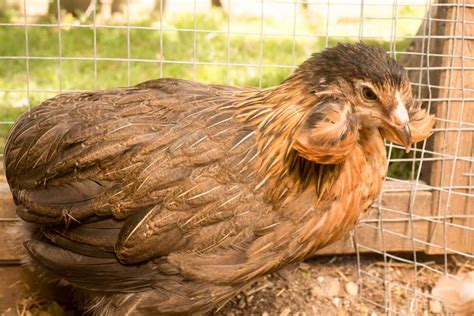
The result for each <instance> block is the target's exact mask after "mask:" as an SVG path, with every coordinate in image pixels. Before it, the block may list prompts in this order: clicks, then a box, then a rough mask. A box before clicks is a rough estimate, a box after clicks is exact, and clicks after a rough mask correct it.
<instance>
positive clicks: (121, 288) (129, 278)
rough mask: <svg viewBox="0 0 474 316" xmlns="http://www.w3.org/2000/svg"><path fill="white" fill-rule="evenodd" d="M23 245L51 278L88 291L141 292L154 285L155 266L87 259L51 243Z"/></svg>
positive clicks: (28, 243)
mask: <svg viewBox="0 0 474 316" xmlns="http://www.w3.org/2000/svg"><path fill="white" fill-rule="evenodd" d="M24 245H25V248H26V249H27V251H28V253H29V255H30V256H31V257H32V259H33V261H34V262H35V263H36V264H39V265H40V266H41V267H42V268H44V269H46V271H47V272H49V274H51V273H52V274H53V275H57V276H58V277H59V279H60V280H61V281H64V282H65V283H68V284H72V285H74V286H76V287H79V288H82V289H85V290H88V291H101V292H122V293H127V292H140V291H145V290H147V289H150V288H151V287H152V285H153V283H154V274H156V271H155V269H154V266H153V264H152V263H147V264H142V265H133V266H126V265H122V264H120V263H119V262H118V261H117V259H116V258H112V257H108V258H100V257H92V256H86V255H82V254H79V253H74V252H72V251H69V250H66V249H62V248H60V247H58V246H56V245H53V244H51V243H49V242H48V241H38V240H29V241H27V242H26V243H25V244H24Z"/></svg>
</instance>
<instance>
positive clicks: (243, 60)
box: [0, 6, 424, 179]
mask: <svg viewBox="0 0 474 316" xmlns="http://www.w3.org/2000/svg"><path fill="white" fill-rule="evenodd" d="M398 10H399V12H397V14H398V15H399V17H400V21H401V22H404V20H403V17H407V18H408V20H407V22H406V23H400V22H399V23H398V25H397V32H398V33H397V35H401V36H409V35H413V34H414V33H415V32H416V30H417V28H418V25H419V22H420V21H421V20H420V21H418V20H417V21H416V22H413V21H411V22H410V18H414V17H418V18H421V17H423V15H424V8H423V7H421V8H420V7H410V6H404V7H401V8H399V9H398ZM14 19H15V17H14V16H9V15H5V16H2V17H0V21H2V22H7V23H9V21H12V20H14ZM158 20H159V19H158ZM78 21H79V20H78V16H72V15H71V14H68V15H65V16H64V17H63V18H62V21H61V22H62V24H78V23H79V22H78ZM380 21H381V22H383V23H385V24H387V25H388V26H389V25H390V23H391V21H390V19H388V20H387V21H383V20H380ZM380 21H379V22H380ZM42 23H44V24H47V23H51V24H52V23H57V19H55V17H54V15H53V16H49V17H43V18H42V19H41V20H40V21H38V22H37V24H42ZM81 23H85V24H92V20H91V19H89V20H86V21H81ZM414 23H415V24H414ZM358 24H359V21H358V20H357V21H353V20H351V19H346V20H341V21H340V23H339V24H338V25H340V26H341V28H342V29H344V28H349V29H350V28H351V25H352V29H354V28H358ZM114 25H126V24H125V23H122V24H120V23H114ZM134 25H138V26H143V27H150V26H154V27H156V28H153V29H150V28H148V29H131V30H130V36H128V31H127V29H126V28H122V29H114V28H106V27H105V28H100V27H99V28H96V55H94V30H93V28H92V27H74V26H73V27H61V30H60V32H59V28H58V27H44V26H30V27H28V34H27V35H28V43H29V45H28V54H29V56H33V57H57V56H59V55H60V53H61V55H62V56H63V57H66V58H70V57H72V58H94V56H97V57H99V58H113V59H127V58H128V57H130V58H131V59H139V60H142V61H132V62H131V63H130V65H129V64H128V62H127V61H126V60H124V61H113V60H112V61H111V60H105V61H100V60H99V61H97V62H96V64H95V63H94V61H93V60H67V59H66V60H61V61H60V60H59V59H57V58H56V59H53V60H37V59H30V60H29V64H28V68H29V87H28V88H29V89H30V91H31V90H32V91H34V90H93V89H96V88H97V89H106V88H111V87H120V86H127V85H129V84H131V85H133V84H137V83H139V82H142V81H145V80H150V79H156V78H159V77H160V75H161V76H162V77H174V78H185V79H194V80H198V81H203V82H207V83H227V84H232V85H241V86H259V85H261V86H262V87H268V86H273V85H276V84H278V83H280V82H281V81H282V80H284V79H285V78H286V77H287V76H288V75H289V74H290V73H291V72H292V71H293V70H292V68H291V66H295V65H298V64H299V63H301V62H302V61H304V60H305V59H306V58H308V57H309V56H310V55H311V54H312V53H314V52H318V51H320V50H322V49H324V47H326V45H327V46H333V45H335V44H336V43H337V42H348V41H351V42H355V41H357V40H358V39H357V38H356V37H347V38H344V37H341V36H337V37H331V36H328V37H327V38H326V37H324V36H323V37H316V36H305V37H296V38H294V37H293V36H292V31H293V25H292V26H291V28H290V27H289V26H288V25H287V24H285V23H280V21H278V20H276V19H271V18H268V19H265V20H263V21H262V19H261V18H260V17H239V18H238V19H237V18H235V19H233V20H232V21H231V23H230V24H229V19H228V16H227V14H226V13H225V12H224V11H223V10H221V9H220V8H213V9H212V10H210V11H209V12H207V13H199V14H197V15H196V19H195V18H194V16H193V15H192V14H189V13H188V14H178V15H173V16H172V17H170V18H167V19H164V20H163V22H162V25H163V27H164V28H165V29H191V30H192V29H194V28H195V27H196V28H197V29H199V30H210V31H212V30H227V28H228V25H231V26H232V31H231V32H230V35H228V34H227V32H224V33H213V32H197V33H194V32H192V31H167V30H163V32H161V31H160V28H159V26H160V25H161V24H160V22H159V21H158V22H157V21H152V20H148V21H142V22H140V23H138V24H137V23H135V24H134ZM263 26H264V28H265V29H264V32H265V33H275V34H281V33H285V34H288V36H263V37H260V36H259V35H258V33H259V32H260V30H261V28H262V27H263ZM325 27H326V25H325V23H321V19H319V18H318V17H317V16H314V14H312V15H306V17H305V18H304V19H298V21H297V23H295V29H297V30H298V33H304V34H319V33H322V34H324V32H325V31H326V30H325ZM365 27H366V26H365ZM378 27H380V26H378ZM366 28H367V27H366ZM235 30H237V31H238V32H241V33H256V34H257V35H239V34H235V33H233V32H235ZM375 32H376V30H375ZM59 33H60V34H59ZM354 33H355V34H357V29H356V30H355V31H354V32H352V33H351V34H354ZM59 36H60V37H61V46H59ZM352 36H353V35H352ZM128 40H130V51H129V50H128ZM366 42H371V43H374V44H379V45H383V46H384V47H385V48H386V49H387V50H389V48H390V39H387V40H370V39H368V40H366ZM0 43H1V44H0V56H26V44H25V43H26V41H25V28H24V27H23V26H0ZM409 43H410V39H403V40H400V41H397V42H396V48H397V51H403V50H405V48H406V47H407V46H408V45H409ZM194 47H196V49H195V51H194ZM129 54H130V55H129ZM160 59H163V60H165V61H167V62H166V63H163V64H162V65H160ZM194 60H195V61H196V62H205V63H206V62H209V63H212V62H217V63H222V65H199V64H197V65H195V66H193V65H192V64H180V63H172V61H178V62H193V61H194ZM168 62H170V63H168ZM226 63H231V64H253V65H259V64H260V63H261V64H263V65H283V66H288V68H281V67H280V68H277V67H261V68H259V67H255V66H245V65H231V66H226ZM129 66H130V73H129V68H128V67H129ZM26 69H27V62H26V60H25V59H21V58H20V59H14V58H10V59H0V90H2V91H0V152H3V146H4V142H5V138H6V136H7V134H8V131H9V129H10V128H11V122H13V121H15V120H16V118H17V117H18V116H19V115H20V114H21V113H23V112H25V111H27V110H28V108H29V107H31V106H36V105H38V104H39V103H40V102H41V101H43V100H45V99H47V98H49V97H52V96H54V95H55V94H57V93H55V92H31V93H30V94H29V95H27V93H26V89H27V86H26V85H27V71H26ZM95 69H96V72H95ZM94 73H96V76H97V80H96V81H95V80H94ZM4 90H7V91H4ZM8 90H15V91H8ZM404 155H405V154H404V151H403V150H397V149H394V150H392V158H401V157H405V156H404ZM412 169H413V168H412V163H410V162H399V163H393V164H391V166H390V171H389V175H390V176H392V177H395V178H403V179H409V178H410V177H411V176H412ZM415 170H416V169H415Z"/></svg>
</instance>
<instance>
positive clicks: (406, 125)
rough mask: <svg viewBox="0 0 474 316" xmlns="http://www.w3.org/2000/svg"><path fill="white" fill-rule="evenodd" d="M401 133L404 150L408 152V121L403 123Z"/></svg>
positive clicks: (409, 141)
mask: <svg viewBox="0 0 474 316" xmlns="http://www.w3.org/2000/svg"><path fill="white" fill-rule="evenodd" d="M401 133H402V134H404V135H403V136H404V138H403V140H404V141H405V143H404V145H405V152H406V153H407V154H408V153H409V152H410V148H411V132H410V125H408V122H407V123H405V125H404V126H403V127H402V131H401Z"/></svg>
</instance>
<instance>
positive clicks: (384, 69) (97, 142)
mask: <svg viewBox="0 0 474 316" xmlns="http://www.w3.org/2000/svg"><path fill="white" fill-rule="evenodd" d="M433 123H434V118H433V117H432V116H430V115H428V114H427V113H426V111H424V110H422V109H420V106H419V104H418V103H416V102H415V101H414V99H413V97H412V93H411V88H410V83H409V81H408V79H407V75H406V72H405V70H404V69H403V67H402V66H401V65H399V64H398V63H397V62H395V61H394V60H393V59H391V58H390V57H389V56H388V55H387V54H386V53H385V51H384V50H383V49H382V48H379V47H375V46H369V45H366V44H363V43H358V44H339V45H337V46H336V47H335V48H330V49H326V50H325V51H323V52H321V53H318V54H314V55H313V56H312V57H311V58H309V59H308V60H307V61H305V62H304V63H303V64H302V65H300V66H299V67H298V68H297V69H296V71H295V72H294V73H293V74H292V75H291V76H290V77H289V78H288V79H286V80H285V81H284V82H282V83H281V84H280V85H278V86H275V87H272V88H268V89H255V88H237V87H230V86H220V85H206V84H202V83H197V82H192V81H186V80H178V79H160V80H153V81H147V82H144V83H141V84H139V85H136V86H133V87H129V88H120V89H110V90H104V91H98V92H86V93H70V94H62V95H59V96H57V97H54V98H52V99H49V100H46V101H44V102H43V103H42V104H41V105H39V106H38V107H36V108H34V109H32V110H31V111H29V112H28V113H26V114H24V115H22V116H21V117H20V118H19V120H18V121H17V122H16V124H15V125H14V126H13V129H12V131H11V134H10V136H9V139H8V141H7V145H6V150H5V165H6V168H5V170H6V176H7V179H8V183H9V185H10V188H11V191H12V194H13V197H14V201H15V203H16V205H17V213H18V215H19V216H20V217H21V218H22V219H23V220H25V221H26V222H29V223H28V224H25V225H23V226H22V227H21V228H19V229H18V231H17V238H19V239H20V240H21V242H22V243H23V247H24V249H25V261H26V262H27V264H28V265H29V267H31V269H33V271H35V273H36V274H38V275H40V276H41V277H43V278H44V279H45V280H48V281H50V282H58V283H59V284H61V285H69V286H72V287H73V288H75V289H77V291H78V292H79V293H81V295H82V296H83V301H84V308H85V309H87V310H89V311H91V312H93V313H95V314H97V315H106V314H110V315H119V314H125V313H127V315H129V314H133V315H135V314H136V315H142V314H153V315H156V314H169V313H190V312H203V311H208V310H210V309H212V308H214V307H219V306H222V305H223V304H225V302H226V301H227V300H229V299H230V298H232V297H233V296H234V295H236V293H238V292H239V291H240V290H241V289H242V288H244V287H246V286H247V285H249V284H251V282H252V281H254V280H255V279H256V278H258V277H260V276H262V275H265V274H267V273H270V272H272V271H276V270H278V269H280V268H282V267H284V266H286V265H288V264H290V263H294V262H299V261H302V260H304V259H305V258H308V257H310V256H313V255H314V254H315V253H316V252H317V251H318V249H321V248H322V247H325V246H327V245H329V244H331V243H332V242H334V241H336V240H338V239H339V238H341V237H342V236H343V235H344V234H345V233H347V232H348V231H349V230H351V229H352V228H353V227H354V225H355V224H356V222H357V220H358V218H359V217H360V215H361V214H362V213H363V212H364V211H365V210H366V209H367V208H368V207H369V205H371V203H372V202H373V201H374V199H376V197H377V195H378V194H379V192H380V190H381V187H382V182H383V179H384V177H385V175H386V171H387V159H386V151H385V146H384V139H387V140H390V141H393V142H395V143H397V144H401V145H403V146H406V148H407V150H408V149H409V148H410V145H411V144H412V143H415V142H418V141H421V140H423V139H425V138H426V137H428V136H429V135H430V133H431V129H432V126H433Z"/></svg>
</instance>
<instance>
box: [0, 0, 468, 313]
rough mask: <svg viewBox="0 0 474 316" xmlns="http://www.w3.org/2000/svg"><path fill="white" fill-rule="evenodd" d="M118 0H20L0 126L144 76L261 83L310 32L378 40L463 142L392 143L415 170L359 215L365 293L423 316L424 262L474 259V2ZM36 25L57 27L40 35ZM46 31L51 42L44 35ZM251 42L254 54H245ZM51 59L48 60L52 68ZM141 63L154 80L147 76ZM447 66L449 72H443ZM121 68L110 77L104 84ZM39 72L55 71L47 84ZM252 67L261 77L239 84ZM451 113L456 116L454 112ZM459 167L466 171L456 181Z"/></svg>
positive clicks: (445, 129) (0, 47) (445, 271)
mask: <svg viewBox="0 0 474 316" xmlns="http://www.w3.org/2000/svg"><path fill="white" fill-rule="evenodd" d="M62 2H65V1H62ZM110 2H111V1H99V2H97V1H96V0H91V2H90V3H88V5H87V9H86V11H85V13H84V14H83V15H79V16H75V15H71V14H65V13H64V9H63V3H61V1H55V2H54V5H53V8H52V9H53V11H55V13H54V14H53V17H52V18H50V19H41V18H32V17H31V14H29V11H32V10H33V7H34V6H35V5H34V2H33V1H28V0H22V1H19V4H18V8H19V9H18V12H17V14H16V16H15V17H14V18H11V19H8V20H7V19H1V20H0V31H1V32H0V34H3V36H4V39H5V38H9V39H10V40H11V41H15V43H14V44H13V43H12V42H9V43H8V42H3V43H0V74H3V78H0V103H3V104H4V105H3V106H1V105H0V112H5V113H7V112H8V111H10V110H11V109H12V108H15V109H16V110H15V111H13V112H12V113H13V114H11V115H0V128H2V129H1V130H2V131H3V133H4V135H6V132H7V131H8V129H9V128H10V127H11V125H12V124H13V122H14V120H15V118H16V116H17V115H18V114H19V113H20V112H23V111H25V110H27V109H29V108H30V107H31V106H35V105H37V104H38V103H39V101H41V100H43V99H46V98H47V97H51V96H54V95H56V94H58V93H63V92H73V91H83V90H89V89H101V88H107V87H111V86H128V85H132V84H136V83H139V82H141V81H144V79H155V78H161V77H166V76H180V77H185V78H188V79H194V80H202V81H206V82H212V83H225V84H251V85H255V86H259V87H264V86H267V85H270V84H275V83H276V82H277V80H280V79H283V78H284V77H285V76H287V75H288V74H290V73H291V72H292V71H293V69H294V68H295V67H296V66H297V65H298V64H299V63H300V62H301V61H302V60H304V59H305V58H307V57H308V56H309V53H311V51H308V50H311V46H312V45H311V44H307V43H314V49H312V51H313V52H316V51H318V50H321V49H323V48H325V47H329V46H332V45H334V44H335V43H336V42H338V41H357V40H364V41H369V42H378V43H380V44H382V45H384V47H385V48H386V49H387V52H388V53H389V54H391V55H392V56H393V57H395V58H396V59H398V60H400V61H401V62H404V61H406V60H409V59H410V60H415V59H416V61H417V62H416V63H412V64H410V65H407V67H406V68H407V70H408V71H409V72H410V78H412V87H413V91H414V93H415V94H416V95H418V96H419V99H420V101H422V102H423V104H424V106H426V107H427V108H428V109H429V111H430V112H432V113H435V114H436V115H437V123H436V126H435V134H434V135H436V137H437V138H436V140H435V142H436V141H438V142H441V144H444V145H445V146H448V147H449V146H451V147H453V148H452V149H451V150H444V149H443V150H441V149H440V148H444V147H442V146H441V147H440V146H436V144H435V145H433V141H425V142H423V143H421V144H418V145H416V146H415V147H414V148H413V151H412V153H411V154H410V155H402V154H400V152H401V151H403V148H402V147H401V146H398V145H394V144H391V143H388V144H387V149H388V155H389V157H390V164H391V165H397V164H398V165H403V166H404V167H403V168H404V170H405V171H404V172H405V176H399V174H396V173H394V174H393V175H391V176H389V177H388V178H387V181H390V182H392V183H397V184H399V185H394V186H391V187H384V188H385V189H384V191H383V192H382V194H381V196H380V199H379V201H378V202H377V203H375V210H374V212H375V213H376V216H375V217H373V218H370V219H365V220H362V221H361V223H360V225H359V226H358V228H357V230H360V229H369V230H374V231H375V232H376V234H377V236H379V242H378V243H377V244H376V245H375V246H374V245H373V244H372V245H368V244H365V243H363V242H361V241H360V240H357V239H355V240H354V248H355V252H356V255H357V258H358V274H359V285H360V287H361V293H360V299H362V300H365V301H367V302H369V303H370V304H373V305H374V306H378V307H379V308H380V309H382V310H383V311H384V312H386V313H392V314H416V313H417V311H420V306H419V305H420V304H425V303H426V300H428V299H431V295H430V293H429V291H427V290H426V289H424V288H423V282H424V281H423V280H421V279H420V278H422V277H423V271H430V272H432V273H434V274H435V275H449V274H451V273H453V272H452V270H451V269H450V265H451V263H450V262H451V261H450V260H451V258H450V254H456V255H458V256H459V257H461V258H462V259H464V260H467V261H472V260H474V255H473V253H472V251H469V249H472V247H471V248H468V247H467V246H466V247H463V246H462V247H459V246H458V244H452V239H450V236H449V234H450V233H453V234H454V233H456V234H457V235H456V236H459V238H460V239H462V240H461V241H460V243H461V244H462V245H464V246H465V245H467V244H470V243H474V242H473V240H474V219H473V218H474V210H473V203H472V200H473V197H474V192H473V191H474V184H473V181H474V167H473V165H474V163H473V162H474V149H473V148H472V145H473V139H474V134H473V131H474V117H473V110H472V108H473V107H474V85H472V82H473V81H472V80H471V79H470V77H474V73H473V71H474V63H473V61H474V56H472V55H470V54H469V53H468V52H469V50H465V49H456V48H457V47H458V46H459V43H466V44H465V45H467V44H468V43H471V42H472V41H473V40H474V34H473V32H472V31H470V32H466V31H465V30H468V29H470V30H472V28H473V26H472V25H473V24H474V20H473V19H472V17H473V15H472V14H471V15H470V18H469V17H467V16H465V14H466V12H472V10H474V4H473V3H471V2H470V1H469V0H464V1H463V0H457V1H438V2H434V3H432V1H430V0H411V1H403V0H399V1H397V0H384V1H375V0H373V1H368V0H366V1H364V0H359V1H357V0H345V1H344V0H326V1H298V0H288V1H278V0H275V1H270V0H264V1H251V0H250V1H249V0H247V1H245V0H240V1H235V0H222V1H220V7H219V8H212V10H211V4H210V3H211V1H203V0H194V1H193V0H180V1H164V0H156V2H155V7H154V15H151V13H150V12H148V13H147V12H142V13H141V14H142V15H143V16H148V15H151V17H146V18H143V19H142V20H140V19H139V18H138V19H137V17H136V16H135V15H136V14H134V13H133V11H134V10H136V9H137V7H136V3H137V2H139V1H136V0H124V1H122V9H121V10H119V13H116V14H115V15H116V17H115V18H114V17H113V16H112V18H110V16H109V15H107V16H109V18H106V17H104V13H103V12H101V10H105V8H106V5H107V4H108V3H109V4H110ZM180 5H181V7H180ZM54 6H55V7H54ZM0 9H1V7H0ZM50 10H51V8H50ZM173 10H175V11H174V12H169V11H173ZM180 10H183V12H184V13H183V12H181V11H180ZM216 10H221V11H223V12H224V14H220V15H219V18H218V20H219V23H217V24H214V25H213V24H212V23H208V22H206V19H211V20H212V19H213V18H212V17H209V15H210V14H211V13H212V12H214V11H216ZM246 10H247V11H248V12H251V13H249V14H250V15H251V17H250V18H249V17H247V16H246V15H245V14H242V12H246ZM439 10H454V11H453V12H455V13H454V15H451V16H445V17H440V15H439V14H436V12H440V11H439ZM109 13H110V12H109ZM212 14H213V13H212ZM181 15H183V16H184V20H187V21H186V23H181V22H180V23H171V22H170V21H172V19H173V16H178V17H179V16H181ZM460 15H461V16H460ZM117 16H118V17H117ZM132 16H133V17H132ZM280 16H282V17H280ZM144 20H145V21H144ZM308 21H309V22H308ZM436 23H446V24H447V23H454V24H455V25H460V27H461V28H462V30H461V31H460V32H457V31H456V27H454V30H453V32H452V33H450V34H446V33H444V32H438V33H431V32H430V30H431V28H432V27H434V25H435V24H436ZM346 24H347V26H346V27H344V25H346ZM216 26H217V27H216ZM79 30H83V31H79ZM418 30H420V31H418ZM13 31H15V32H16V33H14V34H16V35H15V36H17V35H21V38H19V37H13V36H11V37H8V35H5V34H8V33H9V32H11V34H13ZM37 32H40V34H43V35H44V34H47V36H48V37H47V38H44V37H40V36H38V35H37V34H36V33H37ZM75 32H77V34H79V35H80V36H85V35H84V34H86V35H87V36H88V37H87V42H88V45H89V46H88V48H90V49H89V50H88V51H87V52H81V53H76V52H75V51H74V50H72V49H71V47H73V45H71V44H70V42H71V41H72V42H74V39H72V40H71V38H69V37H70V36H71V34H74V33H75ZM117 32H118V33H117ZM108 34H115V35H116V34H120V36H119V37H118V38H119V39H120V41H118V42H115V43H113V45H115V46H114V47H112V43H111V42H110V41H109V42H107V43H108V46H107V45H103V41H102V38H104V37H107V36H108ZM148 36H149V37H150V38H152V39H153V40H152V41H150V42H149V43H143V42H137V40H136V38H134V37H138V38H139V39H140V40H143V39H144V38H147V37H148ZM180 39H181V41H180ZM183 39H184V40H183ZM80 40H81V41H83V40H84V38H81V39H80ZM217 40H218V41H219V45H215V47H218V48H219V49H220V50H221V51H220V52H218V53H216V54H215V55H214V54H213V53H214V52H212V51H207V50H205V49H204V48H205V47H206V46H210V47H214V46H213V45H214V44H213V43H214V42H215V41H217ZM36 41H44V42H45V43H44V44H42V45H38V43H37V42H36ZM272 41H275V42H276V44H272ZM416 41H418V43H420V45H421V47H422V48H421V49H420V50H418V51H417V50H411V49H410V48H411V46H410V45H411V43H414V42H416ZM440 41H449V43H452V49H451V50H442V51H440V50H437V49H432V48H433V47H434V46H436V45H433V43H435V42H440ZM235 43H237V44H235ZM246 43H247V44H246ZM269 43H270V44H269ZM281 43H284V44H285V45H283V46H284V47H283V46H282V47H279V45H278V44H281ZM8 45H16V46H19V47H20V49H18V50H17V51H15V52H13V53H12V51H9V50H8V49H6V47H7V46H8ZM144 45H145V46H148V47H149V46H153V50H154V52H155V54H154V55H152V54H148V53H145V52H143V53H142V52H141V50H144ZM461 45H464V44H461ZM38 46H40V48H38ZM51 46H54V49H51ZM233 46H234V47H233ZM235 46H237V48H236V47H235ZM275 46H276V47H275ZM243 48H245V49H248V50H250V51H251V52H252V53H251V54H247V55H246V54H243V53H242V49H243ZM434 48H436V47H434ZM183 52H184V53H183ZM471 52H472V51H471ZM434 59H439V60H442V61H443V62H441V63H439V64H431V63H430V60H434ZM41 65H47V66H48V67H46V68H45V70H41V67H40V66H41ZM71 65H73V66H71ZM107 65H111V66H110V67H111V68H113V69H114V71H112V72H111V71H110V68H107V67H108V66H107ZM11 67H13V68H15V69H20V71H18V73H16V74H15V78H21V79H20V80H16V79H15V80H11V78H10V77H9V76H10V71H9V69H10V68H11ZM38 68H40V70H38ZM83 68H86V71H83V72H80V73H79V74H78V76H81V77H82V78H81V82H80V83H79V82H78V81H79V80H77V81H76V79H79V78H74V73H71V69H72V70H73V71H76V70H83ZM104 69H105V70H104ZM175 70H176V71H175ZM103 71H106V72H105V73H103ZM173 71H175V72H173ZM215 73H217V75H214V74H215ZM456 73H461V79H460V80H454V79H453V78H454V77H455V76H456ZM144 74H145V75H146V76H150V75H152V76H153V77H145V76H144ZM274 74H276V75H274ZM440 74H442V76H443V78H445V79H446V77H447V79H446V80H443V81H440V80H433V78H437V77H439V76H440ZM104 75H105V78H104ZM111 76H112V79H113V80H110V81H107V80H108V79H110V78H111ZM115 77H117V78H115ZM451 77H452V78H451ZM42 78H49V79H50V80H49V81H48V83H46V84H43V83H41V82H42ZM242 78H251V80H249V81H242V80H243V79H242ZM43 81H44V80H43ZM82 81H84V82H82ZM5 104H6V105H5ZM453 111H454V112H456V113H457V114H456V115H451V114H452V113H453ZM0 114H1V113H0ZM0 137H1V135H0ZM433 137H435V136H433ZM453 144H454V145H453ZM0 145H3V144H2V143H0ZM466 147H467V148H466ZM0 158H1V157H0ZM435 166H438V167H435ZM460 166H461V167H460ZM436 168H437V169H436ZM435 169H436V170H435ZM433 172H439V173H442V174H440V175H439V177H441V179H438V180H439V181H435V180H433V179H435V178H436V176H434V175H433ZM439 177H438V178H439ZM458 177H462V179H463V180H462V181H458V180H457V178H458ZM390 193H406V194H407V196H409V202H408V209H399V208H393V207H391V206H390V205H384V203H383V199H384V196H386V194H390ZM423 194H425V195H423ZM426 194H428V198H429V199H430V201H431V203H428V205H429V207H431V210H430V211H428V212H426V210H419V209H417V208H416V207H415V206H416V205H417V203H419V202H420V201H419V200H420V199H421V198H420V196H422V195H423V196H426ZM398 222H403V223H405V230H404V231H400V230H397V229H393V227H394V226H391V223H398ZM423 225H424V226H423ZM418 227H424V228H423V229H425V228H426V227H428V228H426V229H427V230H428V231H429V234H431V235H430V236H431V237H433V235H434V233H433V232H432V231H430V230H431V229H432V228H433V227H434V228H433V229H434V230H435V231H436V232H439V231H440V230H441V231H442V233H441V238H434V237H433V238H421V237H419V235H418V234H417V229H418ZM429 234H428V235H429ZM355 235H356V234H354V236H355ZM389 240H397V242H400V243H405V242H408V243H409V244H410V247H409V251H408V255H407V253H403V254H400V253H393V252H390V251H389V250H390V249H389V247H388V246H387V244H388V243H390V242H389ZM426 248H430V249H434V250H433V252H434V253H436V254H438V255H441V256H442V257H443V258H442V260H441V261H442V262H441V264H433V262H432V261H426V258H425V256H423V255H421V254H420V249H426ZM367 253H372V254H378V255H380V257H381V258H382V259H383V262H384V263H385V268H384V272H383V273H382V274H380V273H374V271H373V270H372V269H371V267H370V266H367V265H365V264H364V262H363V260H361V258H363V256H365V255H366V254H367ZM397 264H406V265H407V266H409V267H411V268H412V270H411V272H410V273H412V274H413V278H412V280H411V281H410V282H409V283H408V282H407V283H402V282H398V281H393V280H392V279H391V270H390V269H391V267H392V266H395V265H397ZM471 267H472V265H471ZM373 286H380V287H381V289H382V290H383V293H382V294H383V295H382V296H381V297H377V298H373V297H370V296H365V292H364V288H365V289H367V288H370V287H373ZM397 291H398V292H403V293H404V295H405V297H406V301H407V302H408V303H407V304H405V305H402V306H400V305H396V306H395V305H394V304H393V301H392V296H393V295H395V294H394V293H395V292H397Z"/></svg>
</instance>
